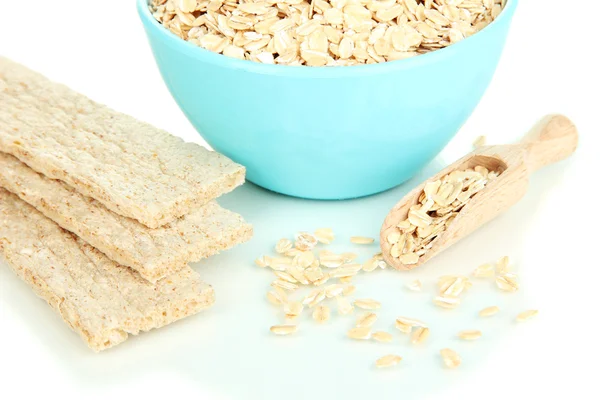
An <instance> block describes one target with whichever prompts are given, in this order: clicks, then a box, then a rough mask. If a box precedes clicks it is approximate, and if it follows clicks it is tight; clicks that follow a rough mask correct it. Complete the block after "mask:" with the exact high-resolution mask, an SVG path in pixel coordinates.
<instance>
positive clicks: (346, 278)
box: [340, 276, 354, 296]
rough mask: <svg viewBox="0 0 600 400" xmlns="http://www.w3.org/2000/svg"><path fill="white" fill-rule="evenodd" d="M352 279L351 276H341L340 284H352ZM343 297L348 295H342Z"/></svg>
mask: <svg viewBox="0 0 600 400" xmlns="http://www.w3.org/2000/svg"><path fill="white" fill-rule="evenodd" d="M352 278H353V276H342V277H341V278H340V283H350V282H352ZM350 286H352V285H350ZM352 287H354V286H352ZM344 296H348V295H347V294H344Z"/></svg>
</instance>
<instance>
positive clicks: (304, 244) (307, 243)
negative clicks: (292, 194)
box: [246, 3, 317, 251]
mask: <svg viewBox="0 0 600 400" xmlns="http://www.w3.org/2000/svg"><path fill="white" fill-rule="evenodd" d="M246 4H252V3H246ZM316 245H317V238H316V237H314V236H313V235H312V234H310V233H308V232H298V233H297V234H296V242H295V243H294V246H295V247H296V248H297V249H298V250H300V251H307V250H312V249H313V248H314V247H315V246H316Z"/></svg>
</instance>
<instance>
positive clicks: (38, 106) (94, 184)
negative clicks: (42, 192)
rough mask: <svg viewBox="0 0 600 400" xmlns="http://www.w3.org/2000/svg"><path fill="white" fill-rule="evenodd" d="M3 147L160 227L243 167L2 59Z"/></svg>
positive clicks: (229, 186) (226, 184)
mask: <svg viewBox="0 0 600 400" xmlns="http://www.w3.org/2000/svg"><path fill="white" fill-rule="evenodd" d="M0 148H1V149H2V151H4V152H6V153H9V154H12V155H13V156H15V157H17V158H18V159H20V160H21V161H22V162H24V163H25V164H27V165H29V166H30V167H31V168H33V169H34V170H36V171H38V172H41V173H43V174H44V175H46V176H48V177H49V178H52V179H60V180H62V181H64V182H66V183H68V184H69V185H70V186H72V187H73V188H75V189H76V190H77V191H79V192H80V193H82V194H84V195H86V196H88V197H92V198H94V199H96V200H98V201H99V202H101V203H102V204H103V205H104V206H105V207H106V208H108V209H109V210H111V211H113V212H115V213H117V214H120V215H123V216H126V217H129V218H133V219H136V220H138V221H140V222H141V223H143V224H144V225H146V226H148V227H150V228H157V227H159V226H162V225H164V224H166V223H168V222H171V221H173V220H175V219H176V218H178V217H180V216H182V215H184V214H188V213H189V212H191V210H193V209H195V208H197V207H199V206H202V205H204V204H206V203H208V202H209V201H210V200H212V199H215V198H217V197H218V196H219V195H221V194H223V193H226V192H229V191H231V190H233V189H234V188H235V187H236V186H238V185H241V184H242V183H243V181H244V174H245V169H244V167H242V166H241V165H238V164H236V163H234V162H233V161H231V160H229V159H228V158H227V157H225V156H223V155H220V154H218V153H216V152H212V151H209V150H207V149H205V148H203V147H201V146H199V145H197V144H194V143H185V142H183V141H182V140H181V139H179V138H177V137H175V136H172V135H170V134H169V133H167V132H165V131H163V130H160V129H157V128H155V127H153V126H151V125H149V124H146V123H143V122H140V121H137V120H136V119H134V118H132V117H130V116H128V115H124V114H121V113H118V112H116V111H113V110H111V109H109V108H108V107H106V106H103V105H100V104H98V103H95V102H93V101H91V100H90V99H88V98H86V97H85V96H83V95H81V94H79V93H76V92H74V91H72V90H71V89H69V88H67V87H66V86H63V85H60V84H57V83H54V82H51V81H50V80H48V79H46V78H45V77H43V76H42V75H40V74H38V73H35V72H33V71H31V70H29V69H27V68H25V67H23V66H21V65H19V64H17V63H15V62H12V61H10V60H8V59H6V58H3V57H0Z"/></svg>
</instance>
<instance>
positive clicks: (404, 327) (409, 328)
mask: <svg viewBox="0 0 600 400" xmlns="http://www.w3.org/2000/svg"><path fill="white" fill-rule="evenodd" d="M395 326H396V329H398V330H399V331H400V332H402V333H410V332H411V331H412V328H413V327H412V325H408V324H405V323H403V322H399V321H396V324H395Z"/></svg>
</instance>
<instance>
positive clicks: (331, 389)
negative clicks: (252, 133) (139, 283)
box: [0, 0, 600, 400]
mask: <svg viewBox="0 0 600 400" xmlns="http://www.w3.org/2000/svg"><path fill="white" fill-rule="evenodd" d="M520 3H521V4H520V7H519V8H518V10H517V13H516V16H515V19H514V23H513V27H512V32H511V34H510V37H509V40H508V43H507V47H506V51H505V54H504V57H503V59H502V61H501V64H500V66H499V69H498V72H497V75H496V77H495V79H494V81H493V83H492V85H491V87H490V89H489V91H488V92H487V94H486V96H485V97H484V100H483V101H482V102H481V104H480V105H479V107H478V108H477V110H476V111H475V113H474V115H473V116H472V118H471V119H470V120H469V122H468V123H467V124H466V125H465V126H464V128H463V129H462V130H461V131H460V133H459V134H458V135H457V137H456V138H455V139H454V140H453V142H452V143H451V144H450V145H449V146H448V148H447V149H446V150H445V151H444V152H443V153H442V155H441V156H440V157H439V158H438V159H436V161H435V162H434V163H432V165H430V166H429V167H428V168H427V169H426V170H425V171H423V172H422V173H421V174H420V175H419V176H418V177H416V178H415V179H413V180H412V181H410V182H408V183H406V184H405V185H403V186H402V187H400V188H397V189H394V190H392V191H389V192H387V193H384V194H381V195H377V196H373V197H370V198H366V199H362V200H356V201H347V202H314V201H303V200H298V199H291V198H286V197H283V196H278V195H274V194H272V193H268V192H266V191H264V190H262V189H259V188H257V187H255V186H253V185H251V184H247V185H245V186H244V187H242V188H240V189H239V190H237V191H236V192H235V193H233V194H232V195H229V196H227V198H225V199H223V201H222V204H223V205H225V206H227V207H229V208H232V209H234V210H235V211H238V212H240V213H242V214H243V215H244V216H245V217H246V218H247V219H248V220H249V221H250V222H251V223H253V224H254V226H255V231H256V235H255V238H254V239H253V241H252V242H251V243H249V244H246V245H244V246H241V247H239V248H237V249H235V250H233V251H229V252H227V253H225V254H223V255H220V256H217V257H214V258H211V259H209V260H206V261H205V262H202V263H200V264H199V265H196V266H195V267H196V268H198V270H199V271H200V272H201V273H202V274H203V276H204V278H205V279H206V280H207V281H208V282H209V283H211V284H213V285H214V287H215V289H216V291H217V299H218V300H217V303H216V305H215V306H214V307H213V308H212V309H211V310H209V311H207V312H205V313H203V314H201V315H198V316H195V317H193V318H189V319H187V320H185V321H182V322H179V323H176V324H174V325H172V326H170V327H167V328H165V329H161V330H158V331H155V332H151V333H148V334H144V335H141V336H139V337H135V338H131V339H130V340H129V341H127V342H126V343H124V344H122V345H120V346H118V347H117V348H115V349H112V350H109V351H107V352H105V353H102V354H99V355H96V354H93V353H92V352H91V351H89V350H88V349H87V348H86V347H85V346H84V345H83V344H82V342H81V341H80V339H79V338H78V337H77V336H76V335H75V334H73V333H72V332H70V331H69V329H68V328H67V327H66V325H64V324H63V323H62V321H61V320H60V318H59V317H58V316H57V315H55V314H54V313H53V312H52V311H51V310H50V309H49V307H48V306H47V305H46V304H44V303H43V302H42V301H40V300H38V299H37V298H36V297H35V296H34V295H33V293H32V292H31V290H30V289H29V288H28V287H27V286H26V285H25V284H23V283H22V282H21V281H19V280H18V279H17V278H16V277H15V276H14V274H13V273H12V272H11V271H10V269H9V268H8V266H6V265H4V264H1V265H0V327H1V329H0V349H1V350H0V390H1V393H2V395H0V397H2V398H13V396H16V395H17V394H21V395H25V394H27V395H30V396H33V395H36V396H45V397H46V396H49V395H50V394H52V393H53V394H57V395H60V397H61V398H63V399H71V398H78V399H79V398H95V397H98V398H107V396H113V397H117V398H120V397H125V396H128V397H130V398H132V397H133V396H136V398H154V397H166V396H169V398H176V396H184V395H185V396H193V398H201V399H213V398H214V399H249V398H256V399H276V398H277V399H279V398H290V399H298V398H309V397H310V398H315V399H320V398H326V397H327V398H330V399H335V398H340V399H341V398H345V399H353V398H371V396H372V397H373V398H380V399H391V398H404V399H411V398H417V399H455V398H456V399H458V398H461V399H465V400H469V399H479V398H482V397H484V398H486V399H504V398H517V399H521V398H526V397H528V396H536V397H541V396H550V395H557V396H560V398H581V399H598V398H600V389H598V384H597V382H596V380H597V373H598V370H599V368H598V362H599V359H600V345H599V343H598V338H597V328H598V324H597V316H598V309H599V308H598V306H599V305H600V302H599V301H598V296H597V292H598V282H600V268H599V267H600V262H599V260H598V257H597V250H596V249H597V243H596V242H597V239H598V230H597V227H598V226H599V223H600V220H599V218H598V206H597V199H598V196H597V194H596V193H598V190H597V186H598V183H597V172H596V168H597V163H592V157H593V156H595V157H596V158H597V157H598V147H597V146H598V144H599V140H598V134H599V132H598V130H599V128H600V126H599V124H598V122H597V115H598V112H599V108H600V107H599V106H600V101H599V100H598V93H600V84H599V80H600V79H599V78H598V73H599V71H600V65H599V63H598V61H596V60H597V54H594V53H597V43H596V42H597V27H596V24H597V16H598V15H600V14H599V12H600V7H599V6H598V4H597V2H595V1H591V0H587V1H579V2H571V1H568V2H567V1H562V0H521V2H520ZM0 54H3V55H5V56H8V57H10V58H13V59H14V60H16V61H19V62H21V63H24V64H26V65H28V66H29V67H31V68H33V69H36V70H39V71H41V72H43V73H44V74H46V75H47V76H49V77H51V78H53V79H55V80H58V81H61V82H64V83H66V84H68V85H69V86H71V87H73V88H74V89H76V90H78V91H80V92H83V93H85V94H87V95H89V96H90V97H92V98H93V99H95V100H97V101H100V102H102V103H106V104H108V105H110V106H111V107H113V108H115V109H117V110H120V111H124V112H126V113H129V114H132V115H134V116H136V117H138V118H140V119H143V120H146V121H149V122H151V123H153V124H155V125H157V126H159V127H161V128H165V129H167V130H169V131H170V132H172V133H174V134H176V135H180V136H182V137H184V138H185V139H187V140H193V141H197V142H200V143H202V140H201V138H200V137H199V136H198V135H197V134H196V133H195V131H194V130H193V128H192V127H191V125H189V123H188V122H187V121H186V120H185V118H184V117H183V115H182V113H181V112H180V111H179V109H178V108H177V106H176V105H175V103H174V102H173V100H172V99H171V97H170V96H169V93H168V92H167V90H166V88H165V87H164V85H163V83H162V81H161V79H160V77H159V74H158V72H157V69H156V67H155V65H154V61H153V59H152V56H151V53H150V50H149V47H148V45H147V43H146V39H145V37H144V33H143V31H142V27H141V24H140V23H139V20H138V17H137V15H136V12H135V7H134V1H133V0H130V1H123V0H103V1H100V2H97V1H81V0H54V1H47V0H28V1H14V0H11V1H8V0H0ZM549 112H561V113H564V114H566V115H568V116H570V117H571V118H572V119H573V120H574V121H575V122H576V123H577V125H578V127H579V129H580V134H581V143H580V148H579V149H578V151H577V153H576V155H575V156H573V157H572V158H571V159H569V160H568V161H566V162H562V163H560V164H557V165H553V166H550V167H548V168H546V169H544V170H541V171H539V172H538V173H536V174H535V176H533V177H532V179H531V186H530V191H529V193H528V194H527V195H526V197H525V198H524V199H523V200H522V201H521V202H520V203H519V204H517V205H516V206H515V207H514V208H512V209H511V210H510V211H508V212H507V213H506V214H504V215H502V216H501V217H500V218H498V219H496V220H495V221H493V222H491V223H490V224H488V225H487V226H485V227H484V228H482V229H481V230H479V231H478V232H477V233H476V234H474V235H472V236H471V237H469V238H468V239H466V240H464V241H462V242H461V243H459V244H458V245H456V246H454V247H453V248H452V249H450V250H449V251H447V252H446V253H444V254H443V255H442V256H440V257H438V258H437V259H435V260H433V261H431V262H430V263H428V264H427V265H426V266H425V267H423V268H422V269H420V270H417V271H415V272H414V273H410V274H401V273H397V272H393V271H377V272H375V273H373V274H372V275H368V276H365V275H363V276H360V277H358V278H357V279H356V280H355V281H356V285H357V287H358V291H357V293H359V296H364V297H374V298H376V299H378V300H380V301H382V302H383V304H384V307H383V309H382V311H381V313H380V321H379V322H378V325H377V326H378V328H380V329H385V330H389V331H390V332H392V333H393V334H394V336H395V337H394V343H393V344H389V345H383V344H375V343H357V342H352V341H350V340H349V339H346V338H345V337H344V335H345V331H346V329H348V328H349V327H350V326H351V325H352V323H353V319H354V317H351V318H341V317H337V316H336V317H335V318H334V319H333V321H332V322H331V323H330V324H329V325H327V326H316V325H315V324H314V323H312V321H311V320H310V319H309V318H308V317H307V318H306V320H303V321H302V323H301V330H300V331H299V333H298V335H296V336H294V337H284V338H280V337H273V336H272V335H271V334H270V333H269V332H268V327H269V326H270V325H272V324H274V323H277V322H279V321H280V320H281V315H280V314H278V312H277V311H276V310H274V309H273V308H272V307H271V306H270V305H269V304H268V303H267V302H266V300H265V298H264V293H265V292H266V290H267V288H268V284H269V282H270V278H271V277H270V275H269V273H268V272H267V271H263V270H260V269H258V268H257V267H255V266H253V264H252V260H253V259H254V258H255V257H256V256H258V255H260V254H262V253H266V252H269V251H270V249H271V248H272V245H273V243H274V241H275V240H276V239H278V238H279V237H281V236H291V235H292V234H293V233H294V232H295V231H297V230H313V229H315V228H317V227H320V226H330V227H332V228H333V229H334V230H335V231H336V232H337V234H338V240H337V242H338V243H337V245H336V246H337V247H335V248H334V249H337V250H343V249H350V248H351V246H350V245H349V243H348V237H349V236H350V235H353V234H361V235H369V236H376V235H377V233H378V230H379V227H380V224H381V222H382V221H383V218H384V216H385V214H386V212H387V210H388V209H389V208H391V207H392V206H393V205H394V204H395V202H396V201H397V200H399V199H400V198H401V197H402V195H403V194H404V193H406V192H407V191H408V190H409V189H410V188H411V187H413V186H414V185H416V184H417V183H418V182H419V181H421V180H422V179H424V178H425V177H426V176H428V175H430V174H432V173H433V172H435V171H437V170H438V169H439V168H441V167H442V166H443V165H446V164H448V163H449V162H452V161H453V160H454V159H456V158H458V157H459V156H462V155H463V154H464V153H466V152H468V151H469V150H470V144H471V141H472V140H473V138H474V137H476V136H477V135H479V134H486V135H487V136H488V137H489V139H490V142H493V143H508V142H512V141H515V140H517V139H518V138H519V137H520V136H521V135H522V134H523V133H525V131H526V130H527V129H528V128H529V126H530V125H531V124H533V123H534V122H535V120H536V119H538V118H539V117H541V116H543V115H544V114H546V113H549ZM368 156H370V157H372V156H375V155H368ZM375 251H376V246H372V247H370V248H366V249H364V252H363V253H364V255H367V254H372V253H374V252H375ZM504 254H508V255H510V256H511V257H512V258H513V259H514V260H515V268H516V270H517V271H518V273H519V274H520V277H521V282H522V288H523V289H522V290H521V291H520V292H519V293H518V294H516V295H502V294H500V293H499V292H498V291H497V290H495V289H494V288H493V286H492V285H491V284H490V283H489V282H480V281H478V282H476V285H475V287H474V289H473V291H472V293H469V294H468V295H467V297H465V299H464V304H463V305H462V306H461V308H460V309H459V310H456V311H450V312H443V311H441V310H438V309H435V308H434V307H433V306H432V305H431V303H430V299H431V295H432V293H433V281H434V279H435V278H436V277H437V276H439V275H443V274H448V273H461V272H462V273H469V272H470V271H471V270H472V269H473V268H474V267H475V266H477V265H479V264H480V263H483V262H486V261H490V260H494V259H496V258H498V257H500V256H502V255H504ZM415 278H420V279H422V280H423V282H424V283H425V284H426V288H425V292H424V293H422V294H412V293H408V292H407V291H406V290H404V289H403V284H404V283H406V282H408V281H409V280H412V279H415ZM494 303H495V304H498V305H500V306H501V307H502V308H503V313H501V314H500V315H498V316H497V318H494V319H490V320H486V321H482V320H479V319H477V318H475V314H476V311H477V310H478V309H480V308H482V307H483V306H487V305H491V304H494ZM526 308H539V309H540V315H539V316H538V317H537V319H535V320H531V321H529V322H528V323H526V324H519V325H517V324H515V323H514V322H513V319H514V315H515V314H516V313H517V312H519V311H521V310H523V309H526ZM397 315H407V316H412V317H417V318H421V319H425V320H427V321H429V322H430V323H431V326H432V336H431V338H430V341H429V343H428V345H426V346H423V347H422V348H415V347H414V346H411V345H409V344H408V342H407V339H406V337H402V336H401V335H400V334H399V333H398V331H396V330H395V329H394V328H393V325H392V322H393V320H394V317H395V316H397ZM471 327H477V328H480V329H482V330H483V331H484V338H483V339H481V341H479V342H476V343H461V342H459V341H457V340H456V339H455V338H453V336H454V335H455V334H456V332H457V331H458V330H460V329H466V328H471ZM446 346H449V347H453V348H455V349H457V350H458V351H459V352H460V353H461V354H462V355H463V358H464V363H463V366H462V367H461V368H460V369H459V370H456V371H448V370H444V369H443V368H441V366H440V360H439V357H438V356H437V352H438V351H439V349H440V348H441V347H446ZM386 353H398V354H400V355H402V356H404V361H403V362H402V365H401V366H399V368H396V369H392V370H385V371H381V370H375V369H374V368H373V366H372V363H373V362H374V360H375V359H376V358H377V357H379V356H381V355H384V354H386ZM594 372H595V373H594Z"/></svg>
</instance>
